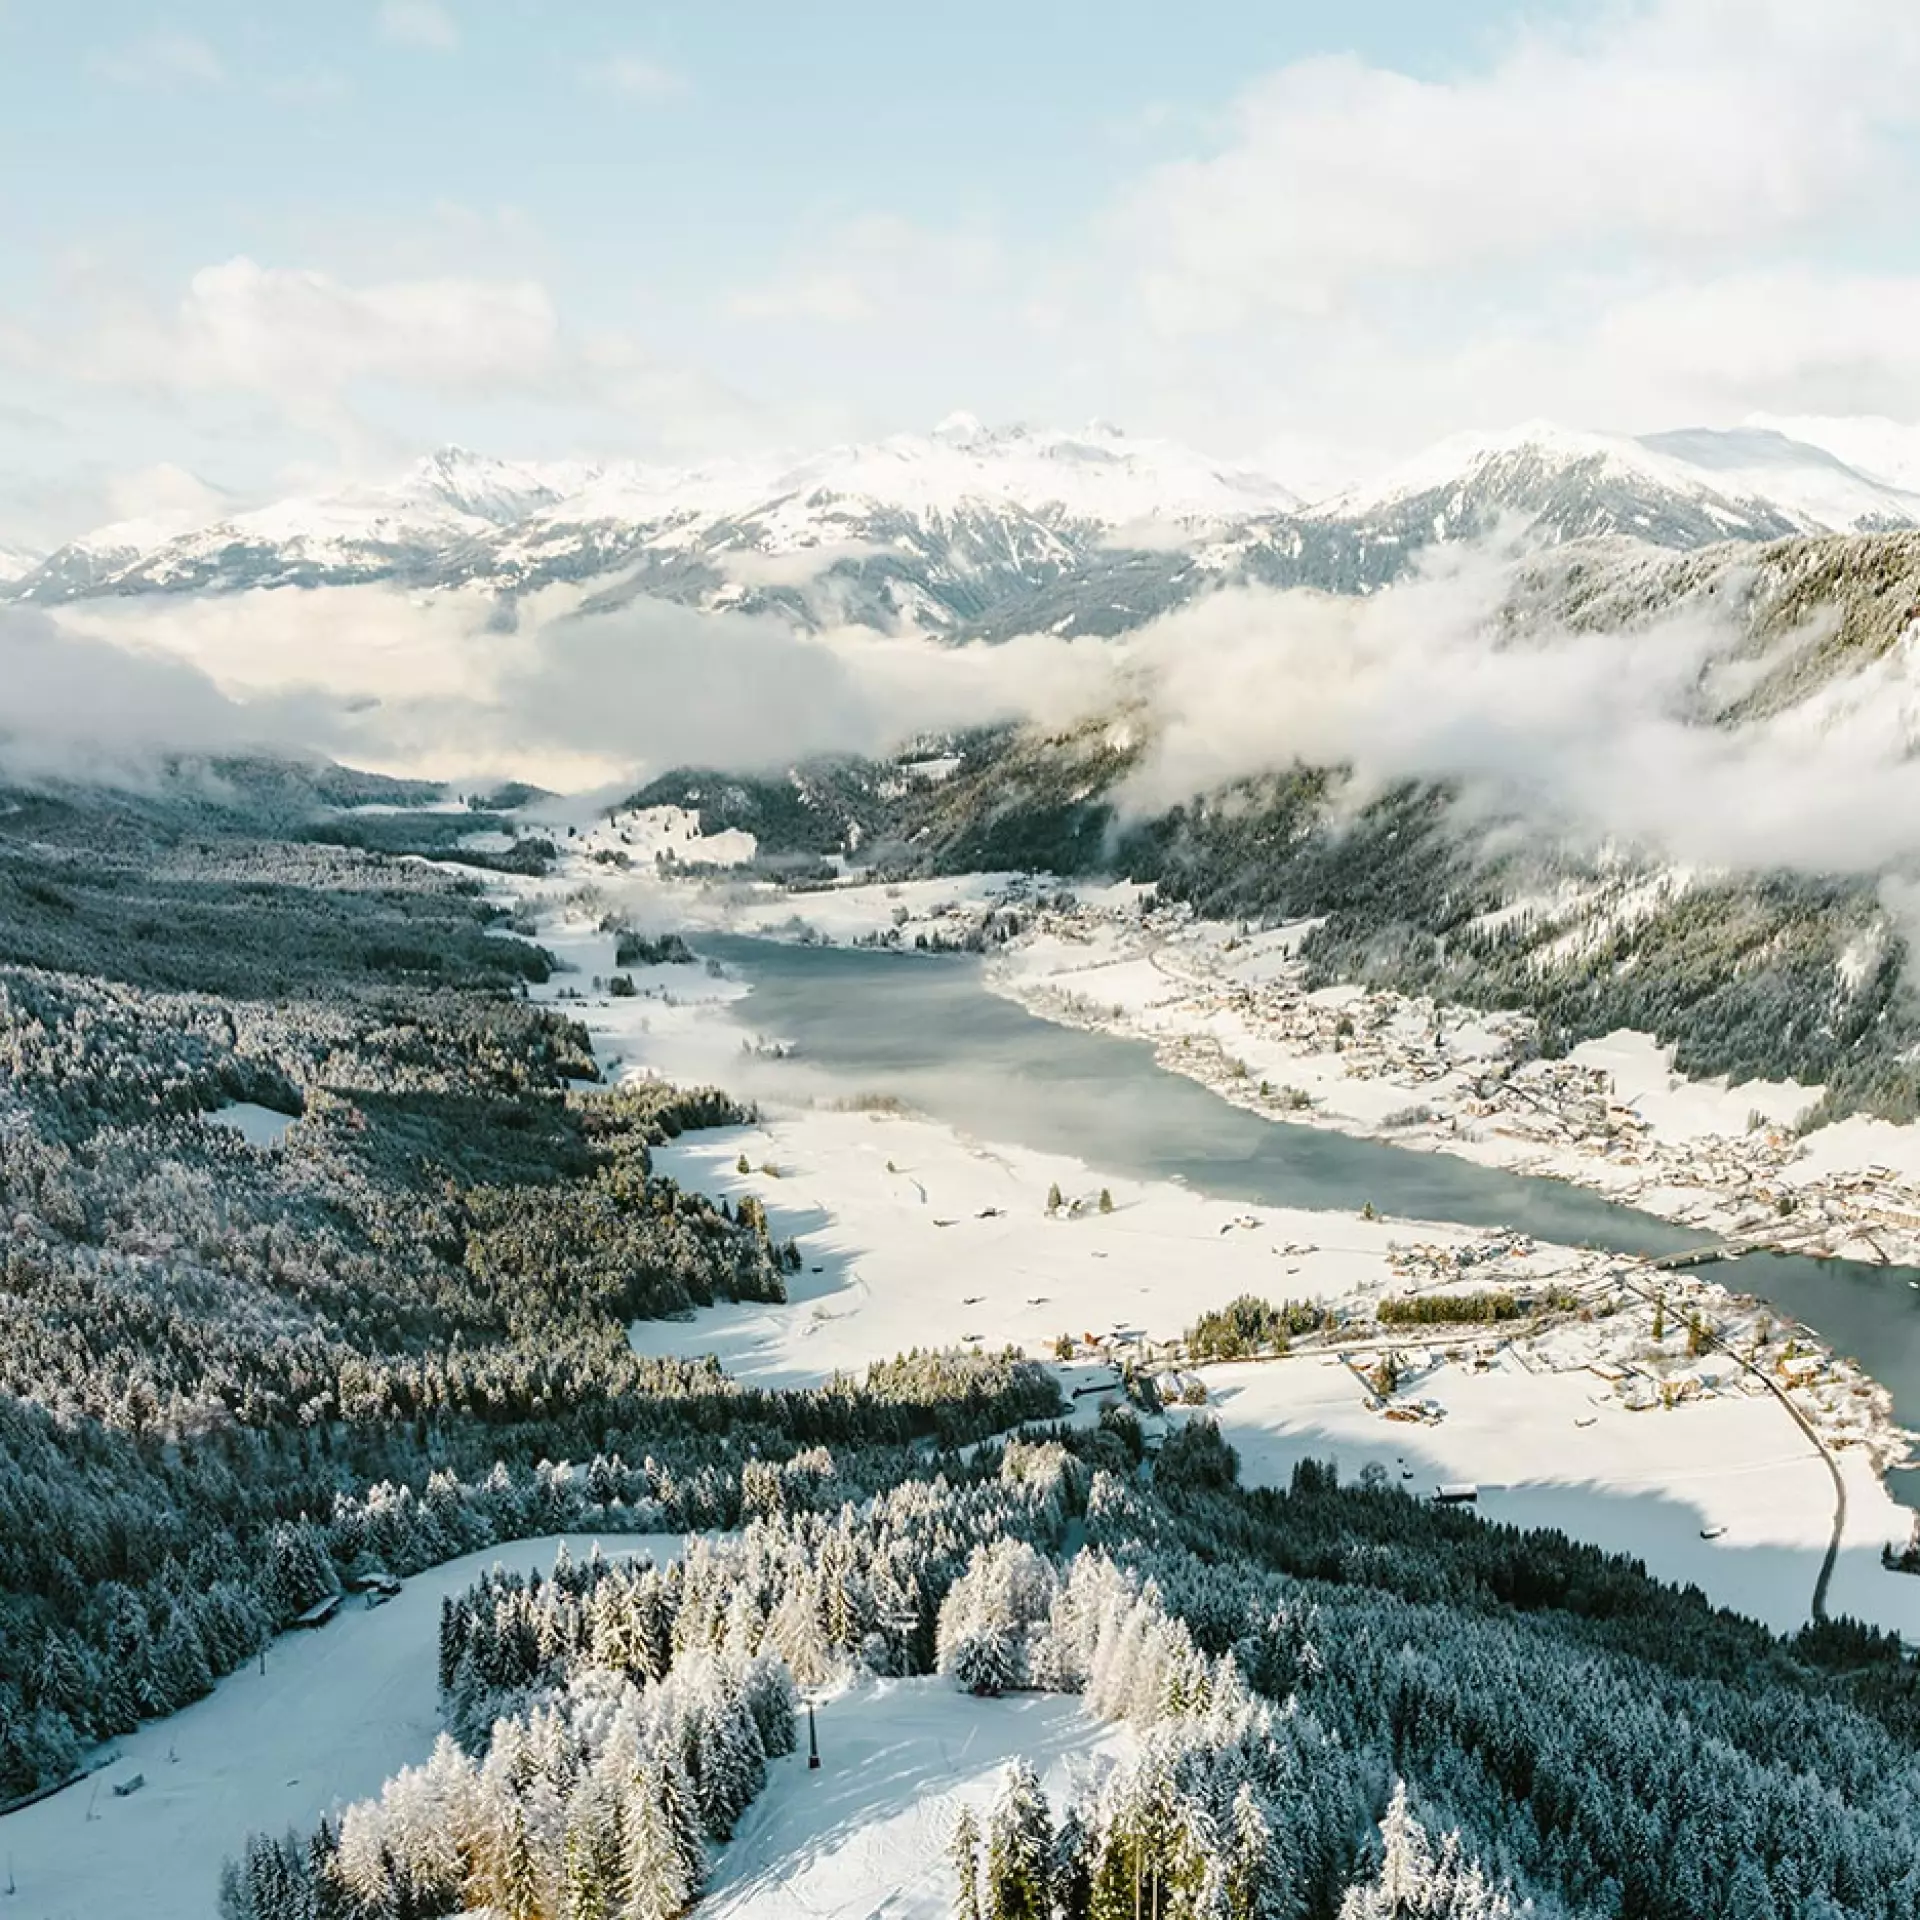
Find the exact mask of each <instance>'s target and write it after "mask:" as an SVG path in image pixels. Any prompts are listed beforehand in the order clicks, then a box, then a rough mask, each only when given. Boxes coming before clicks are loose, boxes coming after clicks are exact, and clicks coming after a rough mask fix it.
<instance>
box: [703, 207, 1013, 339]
mask: <svg viewBox="0 0 1920 1920" xmlns="http://www.w3.org/2000/svg"><path fill="white" fill-rule="evenodd" d="M799 255H800V257H799V258H797V259H796V260H795V261H794V262H793V263H792V264H791V265H790V266H789V267H788V268H786V269H785V270H784V271H782V272H779V273H776V274H775V275H773V276H772V277H771V278H770V279H767V280H765V281H763V282H761V283H760V284H758V285H756V286H752V287H745V288H741V289H739V290H738V291H736V292H735V293H734V294H733V295H731V296H730V297H729V299H728V300H727V302H726V311H727V312H728V313H729V314H730V315H731V316H732V317H733V318H735V319H741V320H819V321H826V322H828V323H838V324H847V325H863V324H868V323H872V322H877V321H882V320H885V321H888V322H895V321H898V320H899V319H900V318H901V317H902V316H903V315H905V314H907V313H909V312H911V311H913V310H915V309H923V310H924V309H927V308H944V307H946V306H948V305H949V304H950V303H951V302H952V301H954V300H955V299H973V298H978V297H980V296H982V295H984V294H988V293H990V292H992V291H993V290H994V289H995V288H996V286H997V285H998V283H999V282H1000V280H1001V278H1002V274H1003V270H1004V267H1005V265H1006V261H1005V256H1004V253H1003V251H1002V248H1001V246H1000V243H999V242H998V240H997V239H996V238H995V237H994V236H993V235H992V234H991V233H988V232H984V231H977V230H955V231H939V230H935V229H931V228H927V227H922V226H918V225H916V224H915V223H914V222H912V221H910V220H903V219H901V218H899V217H898V216H896V215H893V214H866V215H863V216H861V217H860V218H859V219H856V220H849V221H845V222H843V223H841V224H840V225H838V226H836V227H834V228H832V229H830V230H829V231H827V232H825V233H821V234H817V235H814V236H812V237H811V238H810V239H808V240H807V241H806V242H805V243H804V245H803V246H802V248H801V249H799Z"/></svg>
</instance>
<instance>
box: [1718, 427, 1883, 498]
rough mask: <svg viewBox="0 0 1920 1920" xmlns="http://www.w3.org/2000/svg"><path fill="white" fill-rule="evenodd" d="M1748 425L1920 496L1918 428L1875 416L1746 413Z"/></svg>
mask: <svg viewBox="0 0 1920 1920" xmlns="http://www.w3.org/2000/svg"><path fill="white" fill-rule="evenodd" d="M1744 424H1745V425H1746V426H1748V427H1751V428H1756V429H1758V430H1760V431H1762V432H1767V433H1779V434H1784V435H1785V436H1786V437H1787V438H1788V439H1789V440H1793V441H1795V442H1797V443H1798V444H1800V445H1801V446H1807V447H1818V448H1819V449H1820V450H1821V451H1822V452H1823V453H1830V454H1832V455H1833V456H1834V458H1835V459H1837V460H1841V461H1844V462H1845V463H1846V465H1848V466H1850V467H1852V468H1853V469H1854V470H1855V471H1856V472H1858V473H1863V474H1865V475H1867V476H1868V477H1869V478H1870V479H1873V480H1876V481H1879V482H1881V483H1882V484H1884V485H1886V486H1890V487H1896V488H1901V489H1904V490H1909V491H1913V492H1920V425H1914V424H1912V423H1910V422H1905V421H1899V420H1888V419H1885V418H1883V417H1882V416H1879V415H1876V414H1821V413H1800V414H1776V413H1755V414H1749V415H1748V417H1747V419H1746V421H1745V423H1744Z"/></svg>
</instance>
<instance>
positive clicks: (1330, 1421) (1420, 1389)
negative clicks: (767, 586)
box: [1203, 1355, 1920, 1639]
mask: <svg viewBox="0 0 1920 1920" xmlns="http://www.w3.org/2000/svg"><path fill="white" fill-rule="evenodd" d="M1203 1377H1204V1379H1205V1381H1206V1384H1207V1387H1208V1390H1209V1394H1210V1396H1211V1399H1212V1403H1213V1411H1214V1412H1215V1413H1216V1414H1217V1415H1218V1418H1219V1420H1220V1425H1221V1430H1222V1432H1224V1433H1225V1434H1226V1436H1227V1438H1228V1439H1229V1440H1231V1441H1232V1443H1233V1445H1234V1446H1235V1447H1236V1448H1237V1449H1238V1450H1239V1453H1240V1458H1241V1474H1242V1478H1243V1479H1244V1480H1245V1481H1246V1482H1247V1483H1248V1484H1250V1485H1265V1486H1284V1485H1285V1484H1286V1482H1287V1479H1288V1477H1289V1475H1290V1474H1291V1473H1292V1471H1293V1468H1294V1466H1295V1464H1296V1463H1297V1462H1298V1461H1300V1460H1303V1459H1321V1460H1324V1459H1329V1458H1331V1459H1333V1460H1336V1461H1337V1462H1338V1463H1339V1467H1340V1472H1341V1477H1342V1478H1343V1479H1353V1478H1357V1477H1358V1476H1359V1475H1360V1473H1361V1472H1362V1471H1363V1470H1364V1469H1365V1468H1367V1467H1368V1466H1370V1465H1373V1466H1377V1467H1379V1468H1380V1469H1381V1470H1382V1471H1383V1472H1385V1474H1386V1475H1387V1477H1388V1479H1389V1480H1390V1481H1391V1482H1392V1483H1394V1484H1396V1485H1402V1486H1405V1487H1406V1488H1407V1489H1408V1490H1409V1491H1411V1492H1416V1493H1420V1494H1431V1493H1432V1492H1433V1490H1434V1488H1435V1487H1436V1486H1440V1485H1444V1484H1461V1483H1466V1484H1471V1485H1474V1486H1476V1487H1477V1488H1478V1490H1479V1499H1478V1502H1477V1511H1478V1512H1480V1513H1481V1514H1482V1515H1483V1516H1484V1517H1485V1518H1487V1519H1489V1520H1502V1521H1507V1522H1509V1523H1511V1524H1512V1525H1515V1526H1522V1527H1557V1528H1559V1529H1560V1530H1561V1531H1563V1532H1565V1533H1567V1534H1570V1535H1571V1536H1572V1537H1573V1538H1575V1539H1577V1540H1589V1541H1592V1542H1593V1543H1594V1544H1595V1545H1596V1546H1601V1547H1605V1548H1607V1549H1608V1550H1609V1551H1612V1552H1616V1553H1630V1554H1633V1555H1635V1556H1637V1557H1638V1558H1639V1559H1641V1560H1644V1561H1645V1562H1646V1564H1647V1568H1648V1570H1649V1571H1650V1572H1652V1573H1654V1574H1655V1575H1657V1576H1658V1577H1659V1578H1661V1579H1665V1580H1674V1581H1680V1582H1691V1583H1693V1584H1694V1585H1697V1586H1698V1587H1699V1588H1700V1589H1701V1590H1702V1591H1703V1592H1704V1593H1705V1594H1706V1595H1707V1596H1708V1597H1709V1598H1710V1599H1711V1600H1713V1601H1715V1602H1716V1603H1718V1604H1719V1605H1722V1606H1729V1607H1735V1608H1737V1609H1738V1610H1739V1611H1741V1612H1743V1613H1749V1614H1753V1615H1755V1616H1757V1617H1758V1618H1760V1619H1762V1620H1764V1621H1766V1622H1767V1624H1768V1625H1769V1626H1772V1627H1775V1628H1777V1629H1779V1630H1781V1631H1791V1630H1792V1629H1794V1628H1796V1627H1798V1626H1799V1625H1800V1624H1801V1623H1802V1622H1803V1621H1804V1620H1805V1619H1806V1617H1807V1608H1808V1603H1809V1601H1810V1599H1811V1597H1812V1593H1813V1586H1814V1581H1815V1578H1816V1576H1817V1575H1818V1573H1819V1571H1820V1562H1821V1559H1822V1557H1823V1556H1824V1554H1825V1552H1826V1548H1827V1541H1828V1537H1829V1534H1830V1531H1831V1527H1832V1519H1833V1506H1834V1498H1833V1483H1832V1481H1831V1479H1830V1478H1829V1476H1828V1472H1827V1468H1826V1465H1825V1463H1824V1462H1823V1461H1822V1460H1821V1458H1820V1456H1819V1454H1818V1453H1817V1452H1816V1451H1815V1450H1814V1448H1813V1446H1812V1445H1811V1444H1810V1443H1809V1442H1808V1440H1807V1438H1806V1436H1805V1434H1803V1433H1802V1432H1801V1430H1800V1429H1799V1427H1798V1426H1796V1425H1795V1424H1794V1422H1793V1420H1792V1419H1791V1418H1790V1417H1789V1415H1788V1414H1787V1412H1786V1410H1785V1409H1784V1408H1783V1407H1782V1406H1781V1405H1780V1403H1779V1402H1778V1401H1777V1400H1775V1399H1774V1398H1773V1397H1772V1396H1771V1395H1769V1394H1759V1395H1748V1394H1744V1393H1737V1392H1736V1393H1731V1394H1723V1395H1720V1396H1718V1397H1716V1398H1713V1399H1711V1400H1703V1401H1700V1402H1698V1403H1695V1404H1691V1405H1687V1406H1684V1407H1678V1408H1674V1409H1672V1410H1671V1411H1668V1410H1662V1409H1658V1408H1655V1409H1651V1410H1648V1411H1645V1412H1637V1413H1636V1412H1630V1411H1628V1410H1627V1409H1626V1408H1625V1407H1623V1406H1622V1405H1621V1404H1620V1403H1619V1402H1618V1400H1616V1399H1615V1398H1614V1397H1613V1396H1612V1395H1611V1393H1610V1392H1609V1391H1608V1390H1607V1387H1606V1385H1605V1383H1604V1382H1603V1381H1601V1380H1599V1379H1598V1378H1596V1377H1594V1376H1592V1375H1581V1374H1578V1373H1574V1374H1530V1373H1527V1372H1525V1371H1523V1370H1522V1369H1521V1368H1520V1367H1519V1366H1518V1365H1517V1364H1515V1363H1513V1361H1512V1360H1511V1359H1510V1358H1509V1359H1507V1360H1504V1361H1503V1362H1500V1363H1496V1364H1495V1365H1494V1366H1493V1367H1492V1368H1490V1369H1489V1370H1488V1371H1486V1372H1475V1371H1473V1370H1471V1369H1470V1368H1467V1367H1461V1366H1449V1365H1442V1366H1440V1367H1439V1368H1437V1369H1436V1370H1435V1371H1434V1372H1433V1373H1432V1374H1431V1375H1429V1376H1428V1377H1427V1378H1425V1379H1423V1380H1421V1381H1420V1383H1419V1384H1418V1386H1417V1387H1416V1388H1415V1389H1414V1391H1415V1392H1417V1393H1419V1394H1420V1395H1422V1396H1423V1397H1430V1398H1432V1399H1434V1400H1436V1401H1438V1402H1439V1403H1440V1405H1441V1406H1443V1407H1444V1408H1445V1410H1446V1411H1445V1417H1444V1418H1443V1419H1441V1420H1439V1421H1437V1422H1421V1423H1419V1424H1411V1423H1406V1424H1403V1423H1399V1422H1389V1421H1386V1420H1383V1419H1382V1418H1381V1417H1380V1415H1379V1414H1378V1413H1377V1412H1374V1411H1371V1410H1370V1409H1369V1407H1368V1405H1367V1402H1366V1395H1365V1392H1364V1389H1363V1388H1362V1386H1361V1383H1360V1382H1359V1380H1358V1379H1356V1377H1355V1376H1354V1374H1353V1373H1352V1371H1351V1370H1350V1369H1349V1368H1348V1367H1346V1366H1345V1365H1343V1364H1342V1363H1341V1362H1340V1361H1338V1360H1331V1359H1326V1358H1322V1357H1319V1356H1313V1355H1301V1356H1298V1357H1289V1358H1287V1359H1284V1360H1279V1361H1261V1362H1247V1363H1242V1364H1238V1365H1232V1366H1220V1367H1209V1368H1207V1369H1205V1370H1204V1374H1203ZM1861 1465H1862V1469H1863V1470H1862V1471H1861V1472H1859V1473H1858V1474H1856V1475H1854V1476H1852V1477H1851V1479H1850V1484H1849V1489H1848V1491H1849V1522H1850V1525H1849V1532H1848V1536H1847V1541H1846V1543H1845V1545H1844V1547H1843V1551H1842V1555H1841V1560H1840V1563H1839V1566H1838V1567H1837V1568H1836V1572H1835V1586H1834V1591H1833V1593H1832V1596H1831V1598H1830V1600H1829V1606H1830V1608H1831V1609H1832V1611H1834V1612H1836V1613H1841V1612H1853V1613H1862V1612H1864V1613H1866V1614H1867V1615H1868V1617H1870V1618H1873V1619H1875V1620H1877V1621H1879V1622H1880V1623H1881V1624H1883V1625H1886V1626H1890V1627H1894V1628H1897V1629H1898V1630H1899V1631H1901V1632H1903V1633H1905V1634H1907V1635H1909V1636H1910V1637H1914V1638H1917V1639H1920V1580H1914V1579H1911V1578H1903V1577H1901V1576H1899V1575H1894V1574H1889V1573H1887V1572H1885V1571H1884V1570H1883V1569H1882V1568H1881V1566H1880V1564H1879V1549H1880V1543H1881V1540H1882V1539H1883V1538H1887V1537H1895V1538H1897V1537H1900V1536H1901V1535H1902V1534H1903V1532H1904V1526H1903V1523H1902V1522H1901V1521H1900V1520H1898V1519H1897V1518H1895V1517H1894V1510H1893V1509H1892V1503H1891V1502H1890V1501H1889V1500H1888V1498H1887V1496H1886V1494H1885V1493H1884V1491H1882V1490H1881V1488H1880V1485H1879V1482H1878V1481H1877V1480H1876V1479H1875V1477H1874V1475H1873V1473H1872V1471H1871V1469H1870V1467H1867V1466H1866V1463H1865V1462H1864V1461H1863V1462H1862V1463H1861ZM1703 1532H1705V1533H1709V1534H1712V1535H1714V1537H1713V1538H1711V1539H1706V1538H1702V1534H1703Z"/></svg>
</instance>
